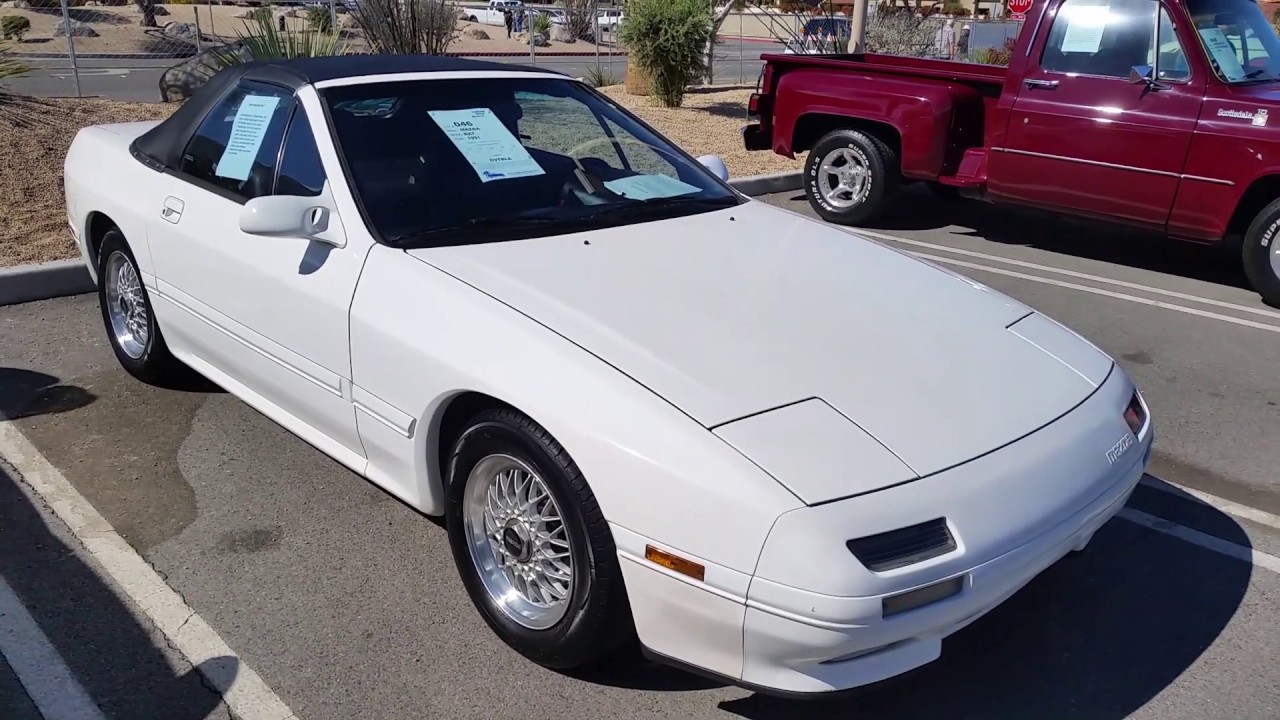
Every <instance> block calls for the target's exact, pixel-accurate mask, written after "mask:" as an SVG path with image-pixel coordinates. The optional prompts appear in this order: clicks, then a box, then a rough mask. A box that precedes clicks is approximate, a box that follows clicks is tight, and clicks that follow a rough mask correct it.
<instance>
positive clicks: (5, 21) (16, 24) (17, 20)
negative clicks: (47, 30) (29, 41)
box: [0, 15, 31, 42]
mask: <svg viewBox="0 0 1280 720" xmlns="http://www.w3.org/2000/svg"><path fill="white" fill-rule="evenodd" d="M30 30H31V21H30V20H28V19H27V18H25V17H23V16H21V15H5V16H4V17H0V33H2V34H3V37H4V39H5V40H9V39H14V40H17V41H18V42H22V36H23V35H26V34H27V33H28V32H29V31H30Z"/></svg>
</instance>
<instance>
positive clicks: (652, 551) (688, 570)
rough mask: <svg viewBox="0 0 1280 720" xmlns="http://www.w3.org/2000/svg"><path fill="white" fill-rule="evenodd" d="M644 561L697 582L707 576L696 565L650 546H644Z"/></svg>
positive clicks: (703, 569)
mask: <svg viewBox="0 0 1280 720" xmlns="http://www.w3.org/2000/svg"><path fill="white" fill-rule="evenodd" d="M644 559H645V560H648V561H649V562H651V563H655V564H657V565H661V566H662V567H664V568H666V569H668V570H673V571H675V572H678V573H680V574H681V575H688V576H689V577H691V578H693V579H694V580H698V581H701V580H702V578H703V576H704V575H706V574H707V569H706V568H705V567H703V566H701V565H699V564H698V563H696V562H694V561H692V560H685V559H684V558H682V557H680V556H678V555H672V554H671V553H669V552H667V551H665V550H659V549H658V548H656V547H654V546H652V545H645V546H644Z"/></svg>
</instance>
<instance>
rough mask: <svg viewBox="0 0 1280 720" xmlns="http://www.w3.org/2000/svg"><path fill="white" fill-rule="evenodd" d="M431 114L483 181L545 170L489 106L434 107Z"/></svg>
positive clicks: (515, 176)
mask: <svg viewBox="0 0 1280 720" xmlns="http://www.w3.org/2000/svg"><path fill="white" fill-rule="evenodd" d="M428 114H429V115H430V116H431V119H432V120H434V121H435V122H436V125H439V126H440V129H441V130H443V131H444V134H445V135H447V136H448V137H449V140H450V141H452V142H453V144H454V146H455V147H457V148H458V150H459V151H460V152H461V153H462V155H463V157H465V158H466V159H467V162H468V163H470V164H471V167H472V168H474V169H475V171H476V174H477V175H479V176H480V182H489V181H490V180H507V179H510V178H520V177H530V176H532V175H542V174H544V171H543V169H542V167H541V166H540V165H538V163H537V162H536V161H535V160H534V159H533V157H531V156H530V155H529V151H528V150H525V149H524V145H521V144H520V141H519V140H517V139H516V136H515V135H512V134H511V131H510V130H508V129H507V126H506V125H503V124H502V121H501V120H499V119H498V117H497V116H496V115H494V114H493V111H492V110H490V109H489V108H473V109H470V110H432V111H430V112H429V113H428Z"/></svg>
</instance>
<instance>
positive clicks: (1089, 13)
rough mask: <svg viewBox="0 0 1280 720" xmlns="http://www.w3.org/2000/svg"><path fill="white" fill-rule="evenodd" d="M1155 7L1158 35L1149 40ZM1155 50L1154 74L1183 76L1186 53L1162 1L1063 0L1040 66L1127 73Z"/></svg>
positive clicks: (1150, 57) (1095, 73)
mask: <svg viewBox="0 0 1280 720" xmlns="http://www.w3.org/2000/svg"><path fill="white" fill-rule="evenodd" d="M1157 8H1159V11H1160V13H1161V18H1160V37H1159V40H1158V42H1152V40H1153V38H1152V34H1153V33H1152V25H1153V21H1154V20H1155V13H1156V11H1157ZM1157 52H1159V53H1160V56H1159V57H1160V77H1161V78H1162V79H1166V80H1182V79H1186V78H1187V77H1188V76H1189V74H1190V68H1189V66H1188V65H1187V61H1186V56H1185V54H1184V53H1183V50H1182V46H1181V44H1180V43H1179V42H1178V37H1177V35H1175V34H1174V32H1173V24H1172V22H1170V20H1169V16H1168V14H1167V13H1165V11H1164V9H1163V7H1162V6H1161V5H1160V4H1159V3H1157V2H1152V0H1066V2H1064V3H1063V4H1062V6H1061V7H1060V8H1059V9H1058V14H1057V15H1056V17H1055V18H1054V20H1053V27H1052V28H1051V29H1050V31H1049V39H1048V41H1047V42H1046V43H1045V48H1044V54H1043V55H1042V56H1041V58H1040V67H1041V68H1042V69H1044V70H1046V71H1048V72H1060V73H1071V74H1078V75H1092V76H1095V77H1114V78H1127V77H1129V71H1130V70H1131V69H1132V68H1133V67H1134V66H1135V65H1151V64H1152V62H1153V61H1154V60H1155V59H1156V53H1157Z"/></svg>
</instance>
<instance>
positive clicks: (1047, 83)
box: [1022, 80, 1058, 90]
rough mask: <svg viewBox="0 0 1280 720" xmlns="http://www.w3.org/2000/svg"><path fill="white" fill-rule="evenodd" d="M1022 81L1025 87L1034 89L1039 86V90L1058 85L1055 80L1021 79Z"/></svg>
mask: <svg viewBox="0 0 1280 720" xmlns="http://www.w3.org/2000/svg"><path fill="white" fill-rule="evenodd" d="M1022 82H1024V83H1026V86H1027V88H1028V89H1031V90H1035V89H1036V88H1040V89H1041V90H1053V89H1054V88H1056V87H1058V81H1057V80H1023V81H1022Z"/></svg>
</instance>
